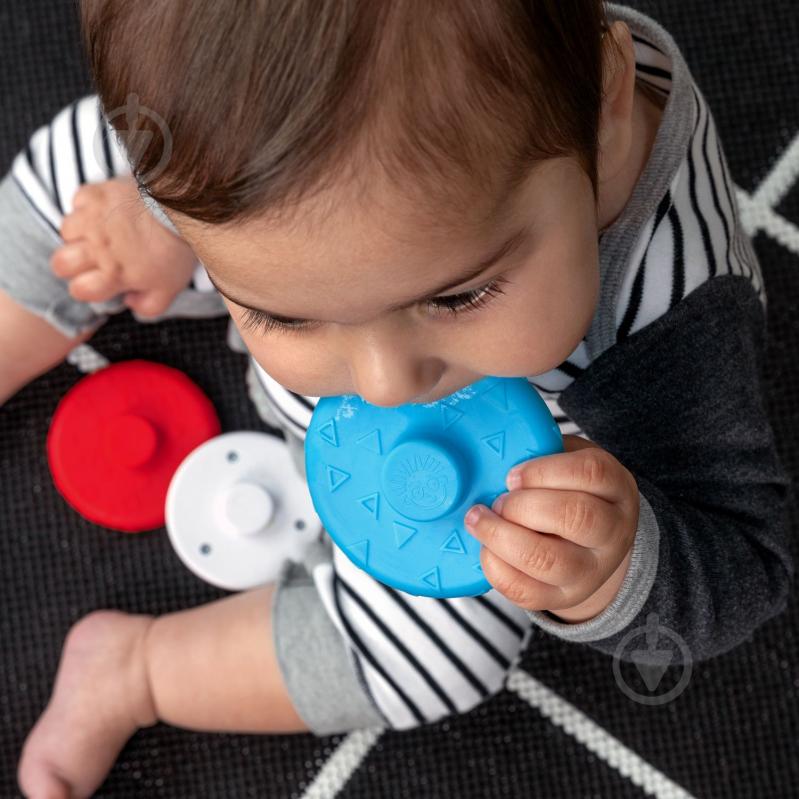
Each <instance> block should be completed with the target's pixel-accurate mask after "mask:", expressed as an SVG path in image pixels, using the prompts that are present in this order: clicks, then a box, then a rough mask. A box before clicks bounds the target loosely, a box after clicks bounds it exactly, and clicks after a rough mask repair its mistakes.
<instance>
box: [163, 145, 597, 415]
mask: <svg viewBox="0 0 799 799" xmlns="http://www.w3.org/2000/svg"><path fill="white" fill-rule="evenodd" d="M331 191H332V190H331ZM375 196H377V195H375ZM506 199H507V205H506V207H505V208H504V210H503V212H502V213H501V214H499V215H498V216H497V220H496V221H493V222H492V223H491V224H490V225H486V226H484V227H480V226H479V225H476V224H475V223H474V220H467V219H464V220H463V224H462V225H459V226H458V227H459V228H460V229H458V230H455V229H448V230H447V231H446V232H440V231H436V232H434V231H431V230H430V229H427V228H426V226H425V224H424V219H423V218H422V217H421V216H420V215H419V214H420V213H421V212H419V211H417V210H414V209H408V208H407V205H404V204H403V203H402V202H401V201H400V200H399V199H398V198H395V197H392V195H391V194H390V193H388V192H385V193H383V194H381V195H380V202H379V203H377V202H371V201H370V202H368V203H365V202H357V203H353V202H351V201H345V200H344V199H342V200H341V201H338V200H337V198H336V197H335V196H334V195H329V196H327V197H325V202H329V203H330V205H329V206H325V207H328V208H332V210H331V211H328V213H327V214H326V215H320V214H318V213H314V208H315V207H318V206H312V205H310V204H309V205H308V208H307V213H306V212H305V209H303V210H301V211H300V213H298V214H297V215H296V217H294V220H293V222H292V223H291V224H289V223H283V224H276V223H274V222H271V221H270V223H269V224H266V223H265V222H263V221H260V220H255V221H252V222H246V223H244V224H240V223H239V224H235V223H231V224H230V225H213V226H212V225H204V224H201V223H198V222H196V221H195V220H191V219H188V218H186V217H183V216H181V215H179V214H175V213H173V212H170V217H171V218H172V219H173V221H174V223H175V225H176V226H177V228H178V229H179V230H180V232H181V234H182V235H183V236H184V238H185V239H186V240H187V241H188V243H189V244H190V245H191V246H192V248H193V249H194V251H195V253H196V254H197V257H198V258H199V259H200V260H201V261H202V262H203V264H204V265H205V267H206V269H207V271H208V273H209V275H210V277H211V279H212V280H213V281H214V283H215V285H216V286H217V288H218V289H219V290H220V292H221V293H222V295H223V296H224V297H225V302H226V304H227V306H228V309H229V310H230V313H231V316H232V317H233V320H234V321H235V324H236V325H237V327H238V329H239V331H240V333H241V336H242V338H243V339H244V341H245V343H246V345H247V347H248V348H249V351H250V353H251V354H252V355H253V357H254V358H255V359H256V360H257V361H258V363H259V364H260V365H261V366H262V367H263V368H264V370H265V371H266V372H267V373H268V374H269V375H271V376H272V377H273V378H274V379H275V380H277V381H278V382H279V383H281V384H282V385H283V386H285V387H286V388H287V389H290V390H291V391H294V392H297V393H298V394H304V395H306V396H313V397H322V396H331V395H337V394H359V395H360V396H362V397H363V398H364V399H365V400H366V401H367V402H371V403H372V404H374V405H380V406H386V407H389V406H395V405H401V404H403V403H408V402H419V403H421V402H431V401H433V400H436V399H439V398H441V397H444V396H446V395H448V394H451V393H452V392H454V391H457V390H458V389H460V388H462V387H463V386H466V385H468V384H470V383H473V382H474V381H476V380H479V379H481V378H482V377H484V376H486V375H496V376H504V377H527V376H533V375H536V374H541V373H543V372H546V371H548V370H549V369H552V368H553V367H555V366H557V365H558V364H560V363H561V362H562V361H563V360H564V359H565V358H567V357H568V356H569V355H570V354H571V353H572V351H573V350H574V348H575V347H576V346H577V345H578V344H579V343H580V340H581V338H582V337H583V336H584V335H585V334H586V332H587V330H588V328H589V326H590V323H591V319H592V317H593V315H594V311H595V307H596V302H597V298H598V292H599V266H598V249H597V215H596V209H595V203H594V196H593V193H592V191H591V184H590V181H589V180H588V177H587V176H586V175H585V174H584V172H582V171H581V170H580V169H579V167H578V166H577V163H576V161H575V160H573V159H571V158H557V159H551V160H548V161H545V162H543V163H540V164H539V165H538V166H537V167H536V168H535V169H534V170H533V171H532V172H531V173H530V175H529V177H528V179H527V180H526V182H525V183H523V184H522V185H521V187H520V188H519V189H518V191H517V192H516V193H515V194H514V195H513V197H510V198H506ZM493 201H495V199H494V200H493ZM310 202H311V203H318V202H320V200H318V199H317V200H314V199H312V200H311V201H310ZM486 202H488V201H486ZM488 207H489V205H486V206H485V208H479V209H477V212H476V213H475V219H477V218H480V216H481V214H484V213H485V210H486V209H487V208H488ZM506 243H507V244H508V245H509V246H508V247H505V248H504V249H505V254H504V255H502V256H501V257H500V258H498V259H497V260H495V261H494V262H493V263H492V264H491V265H490V266H487V267H486V268H485V269H484V271H482V272H481V273H480V274H478V275H475V276H474V277H472V278H471V279H469V280H465V281H464V280H459V278H461V276H462V275H463V274H464V273H465V272H466V271H467V269H469V268H474V267H476V266H477V265H478V264H479V263H481V262H483V261H485V260H486V259H487V258H488V257H490V256H492V255H494V254H496V253H497V252H498V251H499V250H500V249H501V248H503V245H505V244H506ZM447 284H451V287H450V288H448V289H446V290H440V287H441V286H444V285H447ZM490 286H493V287H494V291H493V292H492V291H491V290H489V291H488V292H487V293H483V290H484V289H485V288H486V287H490ZM500 292H501V293H500ZM467 293H471V296H472V305H475V304H476V305H479V306H480V307H476V308H473V307H469V305H468V297H467V298H466V299H465V300H463V299H462V300H460V301H458V300H453V299H452V298H453V297H454V296H455V295H463V294H467ZM481 294H482V295H483V296H482V299H481V296H480V295H481ZM492 295H493V296H492ZM447 297H449V298H450V299H449V300H447V299H446V298H447ZM459 302H460V305H461V306H463V305H464V304H465V303H466V307H461V308H458V303H459ZM395 306H397V307H395ZM446 306H454V310H450V309H449V308H448V307H446ZM248 307H249V308H256V309H263V310H266V311H268V312H270V313H271V314H272V315H273V316H276V317H277V318H278V319H280V318H290V319H300V320H307V321H303V322H294V323H289V324H291V325H292V327H290V328H288V329H284V326H280V327H277V328H273V329H265V327H264V324H263V323H259V322H258V321H257V320H256V319H255V315H254V314H253V312H251V311H250V310H248Z"/></svg>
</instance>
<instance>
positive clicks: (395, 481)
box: [305, 377, 563, 597]
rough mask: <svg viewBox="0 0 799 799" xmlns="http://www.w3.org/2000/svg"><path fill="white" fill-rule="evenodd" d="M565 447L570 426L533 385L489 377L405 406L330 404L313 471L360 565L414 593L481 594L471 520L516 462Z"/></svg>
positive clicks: (320, 416) (312, 447)
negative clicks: (563, 428) (561, 423)
mask: <svg viewBox="0 0 799 799" xmlns="http://www.w3.org/2000/svg"><path fill="white" fill-rule="evenodd" d="M555 452H563V439H562V437H561V434H560V429H559V428H558V426H557V424H556V423H555V420H554V419H553V418H552V414H550V412H549V409H548V408H547V406H546V403H545V402H544V401H543V399H541V397H540V396H539V395H538V392H537V391H536V390H535V388H534V387H533V386H532V385H531V384H530V383H529V381H528V380H526V379H525V378H523V377H512V378H511V377H484V378H483V379H482V380H478V381H477V382H476V383H472V384H471V385H469V386H466V387H465V388H462V389H460V390H459V391H456V392H455V393H454V394H450V395H449V396H448V397H444V398H443V399H440V400H437V401H436V402H431V403H427V404H419V405H417V404H413V403H409V404H406V405H400V406H398V407H395V408H381V407H379V406H377V405H372V404H370V403H368V402H366V401H365V400H363V399H362V398H361V397H359V396H358V395H356V394H342V395H340V396H337V397H322V398H321V399H320V400H319V401H318V403H317V405H316V408H315V409H314V412H313V416H312V417H311V423H310V425H309V427H308V431H307V433H306V437H305V472H306V478H307V480H308V487H309V489H310V493H311V498H312V499H313V503H314V506H315V508H316V512H317V513H318V515H319V518H320V519H321V520H322V524H323V525H324V526H325V529H326V530H327V531H328V533H329V534H330V536H331V538H332V539H333V540H334V541H335V542H336V544H338V546H339V547H340V548H341V549H342V550H343V551H344V553H345V554H346V555H347V556H348V557H349V558H350V560H352V562H353V563H355V565H356V566H358V567H360V568H361V569H363V570H364V571H366V572H367V573H368V574H371V575H372V577H374V578H375V579H377V580H380V581H381V582H383V583H385V584H386V585H390V586H392V587H393V588H398V589H400V590H401V591H405V592H407V593H409V594H414V595H415V596H432V597H456V596H476V595H478V594H484V593H485V592H486V591H488V590H490V588H491V584H490V583H489V582H488V580H486V578H485V576H484V575H483V570H482V569H481V567H480V546H481V544H480V542H479V541H478V540H477V539H476V538H474V537H473V536H472V535H471V534H470V533H468V532H467V530H466V528H465V526H464V522H463V517H464V516H465V515H466V512H467V511H468V510H469V508H471V506H472V505H474V504H475V503H477V502H481V503H483V504H484V505H488V506H489V507H490V506H491V504H492V503H493V501H494V499H496V497H497V496H498V495H499V494H501V493H502V492H503V491H506V490H507V489H506V487H505V477H506V476H507V473H508V471H509V470H510V469H511V468H512V467H513V466H515V465H516V464H517V463H522V462H523V461H526V460H530V459H531V458H534V457H537V456H540V455H549V454H552V453H555Z"/></svg>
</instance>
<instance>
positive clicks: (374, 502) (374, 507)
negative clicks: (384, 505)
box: [358, 491, 380, 519]
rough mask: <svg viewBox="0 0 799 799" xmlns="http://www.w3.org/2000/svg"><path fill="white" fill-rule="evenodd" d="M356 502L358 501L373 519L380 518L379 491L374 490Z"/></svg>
mask: <svg viewBox="0 0 799 799" xmlns="http://www.w3.org/2000/svg"><path fill="white" fill-rule="evenodd" d="M358 502H360V503H361V505H363V507H364V508H366V510H368V511H369V513H371V514H372V516H374V517H375V519H379V518H380V516H379V514H380V493H379V492H378V491H375V492H374V494H369V496H366V497H360V498H359V499H358Z"/></svg>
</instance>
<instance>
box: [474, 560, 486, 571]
mask: <svg viewBox="0 0 799 799" xmlns="http://www.w3.org/2000/svg"><path fill="white" fill-rule="evenodd" d="M472 568H473V569H474V570H475V571H476V572H480V574H482V573H483V565H482V564H481V563H480V561H479V560H478V561H477V563H475V564H474V566H472Z"/></svg>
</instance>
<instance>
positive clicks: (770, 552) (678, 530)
mask: <svg viewBox="0 0 799 799" xmlns="http://www.w3.org/2000/svg"><path fill="white" fill-rule="evenodd" d="M765 333H766V327H765V316H764V309H763V306H762V304H761V302H760V300H759V299H758V297H757V294H756V293H755V290H754V288H753V286H752V284H751V282H750V281H749V280H748V279H747V278H744V277H740V276H734V275H725V276H723V277H717V278H714V279H712V280H709V281H707V282H706V283H705V284H703V285H702V286H700V287H699V288H697V289H696V290H694V291H693V292H692V293H691V294H689V295H688V296H687V297H686V298H684V299H683V300H682V301H681V302H680V303H678V304H677V305H676V306H675V307H674V308H673V309H672V310H671V311H669V312H668V313H667V314H664V315H663V316H662V317H660V318H659V319H657V320H655V321H654V322H652V323H651V324H650V325H648V326H647V327H645V328H643V329H642V330H640V331H638V332H637V333H636V334H634V335H633V336H631V337H629V338H628V339H626V340H625V341H623V342H622V343H620V344H617V345H616V346H613V347H611V348H610V349H609V350H607V351H606V352H604V353H603V354H602V355H600V356H599V357H598V358H597V359H596V360H595V361H594V363H593V364H592V366H591V368H590V369H588V370H587V371H586V372H585V373H584V374H583V375H582V376H581V377H580V378H578V379H577V380H575V381H574V383H572V384H571V385H570V386H569V387H568V388H567V389H566V390H565V391H564V392H563V393H562V394H561V395H560V398H559V402H560V405H561V407H562V408H563V409H564V410H565V411H566V413H568V414H569V416H570V417H571V418H572V419H574V420H575V422H576V423H577V424H579V425H580V427H581V428H582V429H583V430H584V431H585V432H586V434H587V435H588V437H589V438H590V439H591V440H593V441H595V442H596V443H597V444H599V445H600V446H602V447H604V448H605V449H607V450H608V451H610V452H611V453H612V454H613V455H615V456H616V457H617V458H618V459H619V460H620V461H621V462H622V463H623V464H624V466H626V467H627V468H628V469H629V470H630V471H631V472H632V473H633V475H634V476H635V478H636V480H637V482H638V487H639V492H640V498H641V516H640V521H639V526H638V531H637V535H636V540H635V544H634V547H633V553H632V559H631V563H630V568H629V570H628V573H627V577H626V579H625V582H624V583H623V585H622V587H621V590H620V591H619V594H618V595H617V597H616V599H615V600H614V601H613V602H612V603H611V605H610V606H609V607H608V608H607V609H606V610H605V611H603V612H602V613H600V614H599V615H598V616H597V617H595V618H593V619H590V620H589V621H586V622H582V623H577V624H568V623H564V622H560V621H559V620H558V619H557V617H556V616H554V615H552V614H548V613H546V612H537V611H530V612H529V615H530V618H531V619H532V620H533V621H534V622H535V623H536V624H538V625H539V626H541V627H542V628H543V629H545V630H547V631H548V632H551V633H553V634H554V635H557V636H559V637H561V638H564V639H567V640H571V641H577V642H584V643H587V644H589V645H590V646H592V647H594V648H596V649H599V650H601V651H603V652H606V653H608V654H615V652H616V648H617V646H618V645H619V643H620V642H621V641H622V639H623V638H624V636H625V635H626V634H627V633H628V632H629V631H630V630H631V629H634V628H636V627H640V626H644V625H646V622H647V617H648V616H649V614H656V617H657V623H658V624H660V625H662V626H664V627H667V628H669V629H670V630H672V631H673V632H675V633H677V634H678V635H679V636H681V637H682V638H683V639H684V641H685V643H686V644H687V647H688V649H689V652H690V657H691V659H693V660H702V659H705V658H708V657H712V656H714V655H718V654H720V653H722V652H725V651H727V650H729V649H731V648H732V647H734V646H736V645H737V644H740V643H742V642H743V641H745V640H746V639H748V638H749V637H750V636H751V634H752V632H753V631H754V630H755V629H757V627H759V626H760V625H761V624H763V623H764V622H765V621H766V620H767V619H769V618H771V617H773V616H775V615H776V614H778V613H779V612H780V611H782V610H783V608H784V607H785V605H786V603H787V598H788V594H789V592H790V588H791V584H792V579H793V569H794V567H793V562H792V560H791V556H790V552H789V548H788V544H787V538H788V530H787V518H786V512H785V511H786V501H787V496H788V487H789V485H790V481H789V479H788V477H787V475H786V473H785V471H784V468H783V466H782V464H781V462H780V459H779V456H778V453H777V450H776V447H775V440H774V433H773V431H772V428H771V425H770V422H769V419H768V416H767V413H766V408H765V403H764V399H763V392H762V388H761V383H760V368H761V366H760V365H761V363H762V360H763V355H764V344H765ZM621 657H622V658H623V659H629V657H630V656H629V650H628V651H627V652H626V653H624V654H622V655H621Z"/></svg>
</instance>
